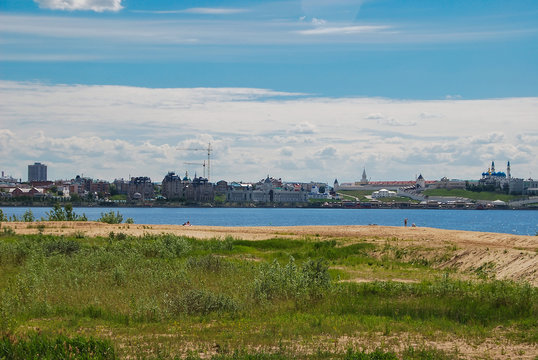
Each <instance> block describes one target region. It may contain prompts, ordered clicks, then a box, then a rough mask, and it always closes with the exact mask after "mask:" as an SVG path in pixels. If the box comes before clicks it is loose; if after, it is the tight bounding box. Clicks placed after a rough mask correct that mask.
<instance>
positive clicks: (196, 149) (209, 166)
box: [177, 143, 213, 181]
mask: <svg viewBox="0 0 538 360" xmlns="http://www.w3.org/2000/svg"><path fill="white" fill-rule="evenodd" d="M177 150H187V151H207V181H211V179H210V171H211V151H213V148H211V143H208V144H207V148H177Z"/></svg>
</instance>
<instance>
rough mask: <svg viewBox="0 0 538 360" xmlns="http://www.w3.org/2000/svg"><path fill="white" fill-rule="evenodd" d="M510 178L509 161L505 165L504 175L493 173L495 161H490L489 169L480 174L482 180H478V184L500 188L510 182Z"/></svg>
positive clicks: (500, 172)
mask: <svg viewBox="0 0 538 360" xmlns="http://www.w3.org/2000/svg"><path fill="white" fill-rule="evenodd" d="M507 174H508V175H507ZM511 178H512V177H511V175H510V161H508V163H507V165H506V173H504V172H502V171H495V161H492V162H491V167H489V168H488V169H487V170H486V171H484V172H483V173H482V178H481V179H480V180H479V183H480V184H481V185H494V186H495V187H499V188H502V187H503V186H504V185H505V184H508V183H509V182H510V179H511Z"/></svg>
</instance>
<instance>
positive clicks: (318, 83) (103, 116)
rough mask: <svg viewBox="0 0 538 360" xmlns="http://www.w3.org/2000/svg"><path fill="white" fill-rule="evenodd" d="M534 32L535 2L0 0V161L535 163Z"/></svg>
mask: <svg viewBox="0 0 538 360" xmlns="http://www.w3.org/2000/svg"><path fill="white" fill-rule="evenodd" d="M536 44H538V1H535V0H527V1H526V0H504V1H501V0H480V1H479V0H451V1H448V0H438V1H427V0H406V1H400V0H330V1H329V0H286V1H273V0H265V1H253V0H228V1H216V0H181V1H179V0H176V1H173V0H152V1H147V0H0V158H1V160H0V170H3V171H5V173H6V174H9V175H12V176H14V177H16V178H22V179H23V180H26V178H27V165H28V164H32V163H33V162H36V161H40V162H42V163H45V164H46V165H47V166H48V175H49V178H52V179H60V178H63V179H69V178H73V177H75V176H76V175H84V176H90V177H94V178H99V179H106V180H113V179H114V178H128V177H129V176H150V177H151V178H152V180H154V181H161V180H162V178H163V177H164V175H165V174H166V173H167V172H168V171H175V172H177V173H180V174H184V173H185V171H188V172H189V175H190V176H191V177H192V176H194V173H197V174H198V175H202V173H203V165H202V164H203V161H204V160H207V152H205V151H201V150H185V149H203V148H207V145H208V143H209V142H211V146H212V148H213V151H212V156H211V179H210V180H211V181H218V180H221V179H224V180H227V181H232V180H237V181H257V180H260V179H261V178H264V177H266V176H267V175H270V176H273V177H276V178H282V179H283V180H284V181H324V182H328V183H331V184H332V182H333V181H334V179H338V180H339V181H340V182H353V181H358V180H360V178H361V175H362V171H363V169H366V172H367V175H368V177H369V178H370V179H371V180H413V179H414V178H415V177H416V176H417V175H418V174H423V176H424V177H425V178H426V179H427V180H436V179H440V178H442V177H445V176H446V177H448V178H457V179H478V178H479V177H480V174H481V173H482V172H483V171H485V170H487V168H488V166H489V165H490V164H491V161H495V163H496V167H497V169H499V170H503V171H504V170H505V168H506V162H507V161H510V162H511V165H512V174H513V175H514V176H516V177H522V178H529V177H534V178H537V177H538V161H537V158H538V156H537V154H538V46H536ZM187 163H190V164H187Z"/></svg>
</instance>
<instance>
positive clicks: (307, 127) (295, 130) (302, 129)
mask: <svg viewBox="0 0 538 360" xmlns="http://www.w3.org/2000/svg"><path fill="white" fill-rule="evenodd" d="M316 132H317V129H316V126H315V125H313V124H311V123H310V122H308V121H303V122H300V123H299V124H295V125H294V126H293V127H292V128H291V129H290V130H289V133H291V134H315V133H316Z"/></svg>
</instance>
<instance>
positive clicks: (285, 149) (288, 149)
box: [280, 146, 293, 156]
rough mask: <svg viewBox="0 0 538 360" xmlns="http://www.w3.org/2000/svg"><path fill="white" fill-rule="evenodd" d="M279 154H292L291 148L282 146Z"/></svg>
mask: <svg viewBox="0 0 538 360" xmlns="http://www.w3.org/2000/svg"><path fill="white" fill-rule="evenodd" d="M280 155H283V156H292V155H293V148H292V147H290V146H284V147H283V148H282V149H280Z"/></svg>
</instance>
